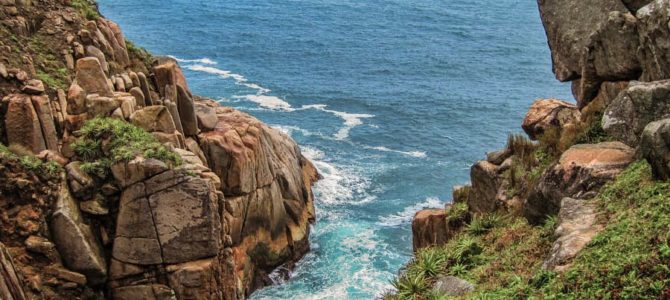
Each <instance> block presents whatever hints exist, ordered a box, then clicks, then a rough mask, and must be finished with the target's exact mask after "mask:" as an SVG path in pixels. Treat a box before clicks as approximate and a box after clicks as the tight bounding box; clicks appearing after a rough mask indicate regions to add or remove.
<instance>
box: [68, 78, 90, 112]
mask: <svg viewBox="0 0 670 300" xmlns="http://www.w3.org/2000/svg"><path fill="white" fill-rule="evenodd" d="M85 112H86V91H84V89H82V88H81V87H80V86H79V85H78V84H76V83H73V84H72V85H70V88H69V89H68V91H67V113H68V114H70V115H79V114H83V113H85Z"/></svg>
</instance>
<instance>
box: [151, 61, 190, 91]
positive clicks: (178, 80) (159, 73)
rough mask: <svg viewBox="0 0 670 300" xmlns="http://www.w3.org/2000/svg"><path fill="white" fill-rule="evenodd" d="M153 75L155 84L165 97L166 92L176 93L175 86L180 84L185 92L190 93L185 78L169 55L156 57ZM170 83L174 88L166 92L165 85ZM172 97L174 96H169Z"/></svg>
mask: <svg viewBox="0 0 670 300" xmlns="http://www.w3.org/2000/svg"><path fill="white" fill-rule="evenodd" d="M155 64H156V66H155V67H154V75H155V76H156V86H158V88H159V90H160V94H161V95H162V96H163V97H166V95H167V94H172V95H176V94H177V90H176V88H177V86H178V85H180V86H181V87H182V88H184V90H185V91H186V92H188V93H189V94H190V91H189V89H188V85H187V84H186V78H185V77H184V73H183V72H182V71H181V68H180V67H179V64H177V61H175V60H174V59H173V58H170V57H157V58H156V61H155ZM167 85H170V86H172V88H173V89H174V90H173V91H172V92H166V91H165V86H167ZM171 99H174V98H171Z"/></svg>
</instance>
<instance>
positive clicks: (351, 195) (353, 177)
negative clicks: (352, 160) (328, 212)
mask: <svg viewBox="0 0 670 300" xmlns="http://www.w3.org/2000/svg"><path fill="white" fill-rule="evenodd" d="M301 149H302V154H303V155H304V156H305V157H306V158H307V159H309V160H310V161H311V162H312V163H314V166H315V167H316V169H317V170H318V171H319V173H320V174H321V175H322V176H323V179H321V180H319V181H317V182H316V184H315V186H314V193H315V194H316V196H317V197H316V200H317V201H318V203H319V204H325V205H362V204H365V203H369V202H371V201H373V200H375V197H374V196H371V195H369V194H368V193H367V190H368V189H369V187H370V180H369V179H368V178H365V177H362V176H361V175H360V173H359V172H357V171H355V170H353V169H352V168H344V167H339V166H335V165H334V164H331V163H328V162H326V161H324V160H325V155H324V153H323V152H322V151H321V150H318V149H316V148H312V147H302V148H301Z"/></svg>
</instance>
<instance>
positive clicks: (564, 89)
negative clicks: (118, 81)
mask: <svg viewBox="0 0 670 300" xmlns="http://www.w3.org/2000/svg"><path fill="white" fill-rule="evenodd" d="M99 6H100V11H101V13H102V14H103V15H105V17H107V18H109V19H111V20H114V21H116V22H117V23H119V25H120V26H121V27H122V29H123V31H124V33H125V35H126V38H128V39H129V40H132V41H133V42H135V43H136V44H137V45H140V46H142V47H145V48H147V50H149V51H150V52H152V53H153V54H156V55H159V54H162V55H171V56H173V57H175V58H176V59H177V60H178V61H179V62H180V64H181V66H182V69H183V70H184V73H185V76H186V78H187V79H188V81H189V86H190V88H191V90H192V91H193V92H194V93H196V94H200V95H204V96H208V97H211V98H213V99H216V100H218V101H219V102H220V103H221V104H222V105H225V106H231V107H234V108H236V109H239V110H242V111H245V112H248V113H250V114H252V115H254V116H255V117H257V118H259V119H260V120H262V121H263V122H265V123H267V124H270V125H271V126H273V127H275V128H278V129H280V130H282V131H284V132H285V133H287V134H289V135H290V136H291V137H292V138H293V139H295V140H296V142H297V143H298V144H299V145H300V146H301V149H302V151H303V154H304V155H305V156H306V157H308V158H309V159H311V160H312V161H313V162H314V164H315V165H316V167H317V168H318V169H319V171H320V173H321V174H322V175H323V176H324V179H322V180H321V181H319V182H318V183H317V184H316V186H315V188H314V192H315V204H316V212H317V219H316V223H315V225H314V227H313V228H312V232H311V236H310V245H311V248H312V250H311V252H309V253H308V254H307V255H306V256H305V257H304V258H303V259H302V260H301V261H300V262H299V263H298V264H297V266H296V268H295V270H293V271H292V272H291V278H290V279H289V280H288V281H286V282H283V280H280V279H279V278H281V276H279V275H278V274H277V276H276V278H277V279H276V280H277V282H276V283H282V284H279V285H273V286H269V287H266V288H264V289H262V290H259V291H257V292H256V293H254V294H253V295H252V297H251V298H252V299H290V298H293V299H369V298H373V297H375V296H377V295H379V294H380V293H381V292H383V291H384V290H385V289H388V288H389V287H390V284H389V281H390V280H391V279H392V278H393V277H394V276H395V275H396V274H397V271H398V269H399V268H400V267H401V266H402V265H403V264H405V263H406V262H407V261H408V260H409V258H410V257H411V255H412V247H411V246H412V240H411V228H410V222H411V219H412V217H413V215H414V213H415V212H417V211H418V210H420V209H422V208H429V207H442V206H443V205H444V203H445V202H447V201H449V200H450V198H451V187H452V186H453V185H458V184H463V183H466V182H467V181H468V174H469V166H470V165H471V164H472V162H474V161H476V160H478V159H481V158H483V157H484V153H485V152H486V151H489V150H491V149H498V148H501V147H502V146H503V145H504V143H505V139H506V136H505V134H504V133H507V132H518V131H519V130H520V128H519V120H521V119H522V118H523V115H524V114H525V112H526V110H527V108H528V106H529V105H530V103H531V102H532V101H533V100H534V99H535V98H537V97H556V98H561V99H572V95H571V94H570V87H569V85H568V84H561V83H558V82H557V81H556V80H555V79H554V77H553V74H552V73H551V60H550V54H549V50H548V48H547V43H546V36H545V33H544V30H543V28H542V24H541V21H540V18H539V14H538V12H537V6H536V4H535V3H534V2H523V1H522V2H515V1H490V0H479V1H461V0H458V1H449V2H440V1H415V2H412V3H407V2H406V1H386V2H382V1H365V2H354V1H313V0H312V1H269V2H266V1H245V2H239V1H232V2H223V1H208V2H205V1H186V0H180V1H169V2H165V1H154V0H151V1H130V0H114V1H112V0H103V1H99Z"/></svg>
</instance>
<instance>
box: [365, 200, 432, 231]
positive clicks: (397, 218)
mask: <svg viewBox="0 0 670 300" xmlns="http://www.w3.org/2000/svg"><path fill="white" fill-rule="evenodd" d="M441 207H444V202H443V201H441V200H440V199H438V198H437V197H428V198H426V200H425V201H423V202H421V203H417V204H414V205H412V206H408V207H405V209H403V211H401V212H398V213H395V214H392V215H389V216H384V217H380V218H379V222H378V224H379V225H381V226H386V227H397V226H400V225H404V224H408V223H410V222H411V221H412V218H413V217H414V215H415V214H416V213H417V212H418V211H420V210H422V209H426V208H441Z"/></svg>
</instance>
